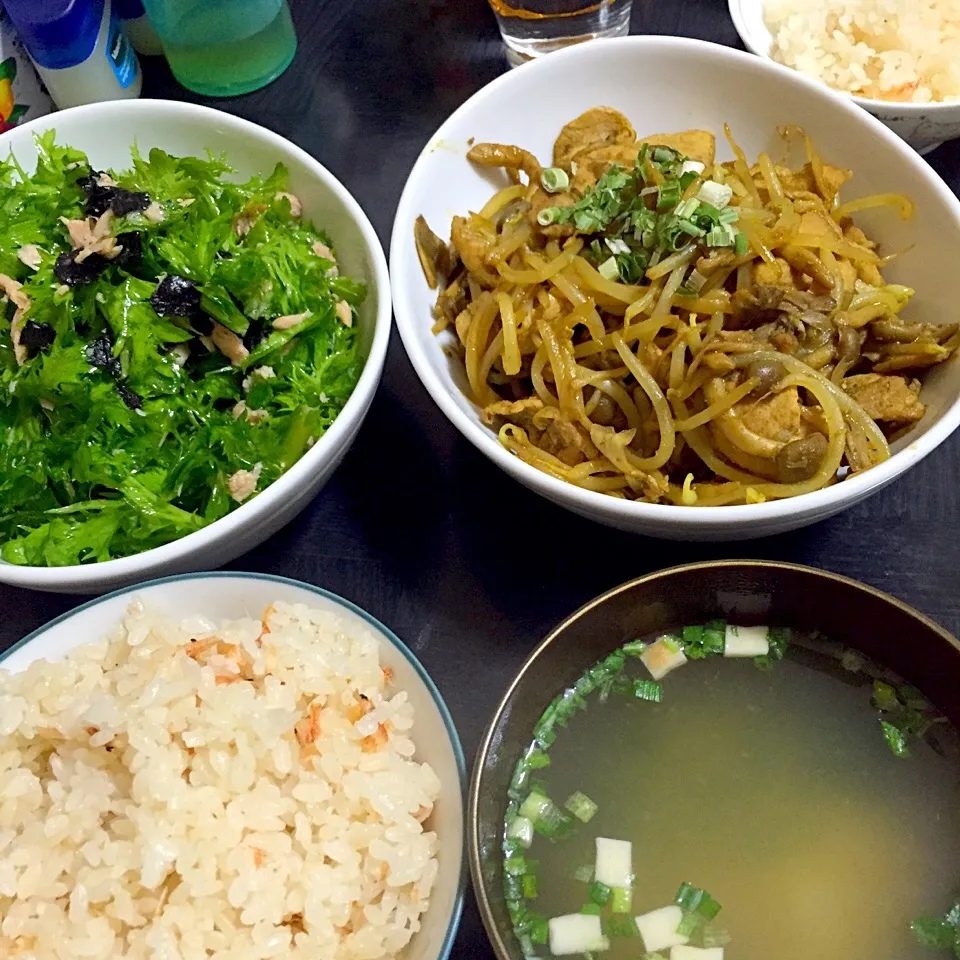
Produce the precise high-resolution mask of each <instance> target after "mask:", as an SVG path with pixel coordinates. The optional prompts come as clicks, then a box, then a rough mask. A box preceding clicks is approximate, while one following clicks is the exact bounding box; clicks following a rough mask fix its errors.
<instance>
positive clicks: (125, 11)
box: [113, 0, 146, 20]
mask: <svg viewBox="0 0 960 960" xmlns="http://www.w3.org/2000/svg"><path fill="white" fill-rule="evenodd" d="M113 10H114V12H115V13H116V15H117V16H118V17H119V18H120V19H121V20H137V19H139V18H140V17H142V16H143V15H144V14H145V13H146V10H144V9H143V3H142V2H141V0H113Z"/></svg>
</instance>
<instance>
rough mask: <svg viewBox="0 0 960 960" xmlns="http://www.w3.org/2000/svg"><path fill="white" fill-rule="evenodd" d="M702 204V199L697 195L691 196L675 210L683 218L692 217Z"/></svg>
mask: <svg viewBox="0 0 960 960" xmlns="http://www.w3.org/2000/svg"><path fill="white" fill-rule="evenodd" d="M699 206H700V201H699V200H698V199H697V198H696V197H689V198H688V199H686V200H684V201H682V202H681V203H678V204H677V209H676V210H674V211H673V212H674V213H675V214H676V215H677V216H678V217H681V218H684V217H692V216H693V215H694V213H695V212H696V209H697V207H699Z"/></svg>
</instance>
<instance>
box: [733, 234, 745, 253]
mask: <svg viewBox="0 0 960 960" xmlns="http://www.w3.org/2000/svg"><path fill="white" fill-rule="evenodd" d="M747 249H748V247H747V235H746V234H745V233H744V232H743V231H742V230H741V231H740V232H739V233H737V234H736V236H735V237H734V238H733V250H734V253H736V255H737V256H738V257H743V256H746V253H747Z"/></svg>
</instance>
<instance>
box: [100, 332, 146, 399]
mask: <svg viewBox="0 0 960 960" xmlns="http://www.w3.org/2000/svg"><path fill="white" fill-rule="evenodd" d="M87 359H88V360H89V361H90V363H92V364H93V366H95V367H99V369H101V370H102V371H103V372H104V373H105V374H107V376H109V377H110V378H111V379H112V380H113V382H114V383H115V384H116V387H117V393H119V394H120V399H121V400H122V401H123V402H124V403H125V404H126V405H127V406H128V407H129V408H130V409H131V410H139V409H141V408H142V407H143V398H142V397H141V396H140V394H138V393H136V392H135V391H133V390H131V389H130V388H129V387H128V386H127V384H126V383H125V382H124V379H123V368H122V367H121V366H120V361H119V360H118V359H117V358H116V357H115V356H114V355H113V340H112V338H111V337H110V334H109V332H108V331H106V330H104V332H103V333H102V334H100V336H99V337H97V339H96V340H94V341H92V342H91V343H90V344H88V345H87Z"/></svg>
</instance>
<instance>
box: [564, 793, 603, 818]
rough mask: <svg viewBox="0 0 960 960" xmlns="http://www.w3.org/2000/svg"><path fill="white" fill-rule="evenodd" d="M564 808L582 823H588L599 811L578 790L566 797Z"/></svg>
mask: <svg viewBox="0 0 960 960" xmlns="http://www.w3.org/2000/svg"><path fill="white" fill-rule="evenodd" d="M564 806H565V807H566V808H567V809H568V810H569V811H570V812H571V813H572V814H573V815H574V816H575V817H576V818H577V819H578V820H580V821H581V822H582V823H589V822H590V821H591V820H592V819H593V817H594V814H596V812H597V810H598V809H599V808H598V807H597V805H596V804H595V803H594V802H593V801H592V800H591V799H590V798H589V797H588V796H587V795H586V794H584V793H581V792H580V791H579V790H577V791H575V792H574V793H571V794H570V796H569V797H567V802H566V803H565V804H564Z"/></svg>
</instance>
